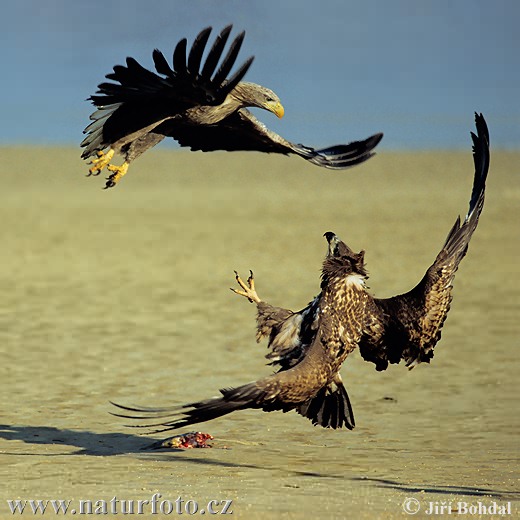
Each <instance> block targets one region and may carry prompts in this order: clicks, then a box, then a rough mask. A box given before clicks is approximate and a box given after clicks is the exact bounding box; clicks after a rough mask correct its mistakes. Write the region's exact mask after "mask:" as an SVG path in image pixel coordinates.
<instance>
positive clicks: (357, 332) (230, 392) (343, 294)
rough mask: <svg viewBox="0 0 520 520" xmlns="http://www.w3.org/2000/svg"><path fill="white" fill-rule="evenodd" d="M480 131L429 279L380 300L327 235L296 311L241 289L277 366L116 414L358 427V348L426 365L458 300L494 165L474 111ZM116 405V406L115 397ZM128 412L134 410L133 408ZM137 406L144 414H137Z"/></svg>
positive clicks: (354, 257) (373, 358)
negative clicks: (212, 391) (248, 417)
mask: <svg viewBox="0 0 520 520" xmlns="http://www.w3.org/2000/svg"><path fill="white" fill-rule="evenodd" d="M475 119H476V127H477V134H476V135H475V134H474V133H471V137H472V140H473V159H474V163H475V176H474V181H473V190H472V193H471V199H470V203H469V211H468V213H467V215H466V217H465V219H464V221H463V222H462V223H461V221H460V217H458V218H457V220H456V221H455V224H454V225H453V227H452V228H451V230H450V232H449V233H448V236H447V238H446V241H445V243H444V246H443V247H442V249H441V251H440V252H439V254H438V255H437V257H436V259H435V261H434V262H433V264H432V265H431V266H430V267H429V268H428V270H427V271H426V274H425V275H424V277H423V278H422V280H421V281H420V282H419V283H418V284H417V285H416V286H415V287H414V288H413V289H412V290H411V291H409V292H407V293H405V294H400V295H398V296H394V297H392V298H386V299H379V298H374V297H373V296H371V295H370V293H369V292H368V291H367V289H366V280H367V278H368V276H367V271H366V269H365V262H364V255H365V252H364V251H361V252H359V253H355V252H354V251H353V250H352V249H350V247H348V246H347V245H346V244H345V243H344V242H342V241H341V240H340V239H339V238H338V237H337V236H336V235H335V234H334V233H332V232H328V233H325V237H326V239H327V242H328V251H327V255H326V258H325V261H324V262H323V269H322V278H321V292H320V294H319V295H318V296H316V298H314V300H312V301H311V302H310V303H309V305H307V307H305V309H303V310H301V311H299V312H293V311H290V310H288V309H282V308H279V307H273V306H272V305H270V304H268V303H266V302H264V301H262V300H261V299H260V298H259V296H258V294H257V292H256V289H255V284H254V279H253V275H252V273H251V276H250V277H249V279H248V283H247V284H246V283H244V282H243V281H242V280H241V278H240V277H239V276H238V274H237V275H236V278H237V282H238V284H239V285H240V289H236V290H235V289H234V291H235V292H236V293H238V294H240V295H242V296H245V297H246V298H248V299H249V300H250V301H251V302H255V303H256V305H257V310H258V314H257V326H258V332H257V338H258V339H260V338H262V337H267V338H269V348H270V352H269V354H268V355H267V357H268V358H269V359H270V360H271V362H272V364H277V365H279V366H280V370H279V371H278V372H277V373H275V374H272V375H269V376H267V377H264V378H262V379H259V380H257V381H254V382H252V383H249V384H246V385H243V386H239V387H236V388H225V389H222V390H220V393H221V394H222V395H221V396H220V397H213V398H211V399H206V400H204V401H198V402H195V403H190V404H186V405H183V406H176V407H170V408H135V407H128V406H121V405H116V406H118V407H119V408H120V409H122V410H125V412H124V413H121V414H114V415H119V416H121V417H128V418H134V419H148V420H150V419H152V420H153V419H155V420H159V422H155V423H153V424H146V425H144V426H138V427H145V428H151V427H155V428H157V427H160V428H159V429H156V430H154V432H152V433H157V432H162V431H168V430H174V429H177V428H181V427H183V426H188V425H191V424H196V423H200V422H203V421H209V420H211V419H215V418H217V417H221V416H223V415H226V414H228V413H231V412H234V411H235V410H243V409H246V408H259V409H262V410H264V411H266V412H270V411H273V410H282V411H284V412H287V411H289V410H296V411H297V412H298V413H299V414H301V415H302V416H304V417H307V418H309V419H310V420H311V421H312V423H313V424H315V425H316V424H319V425H320V426H323V427H325V428H327V427H328V428H341V427H343V426H345V427H347V428H349V429H352V428H353V427H354V424H355V423H354V416H353V413H352V408H351V405H350V402H349V398H348V395H347V392H346V390H345V387H344V386H343V383H342V380H341V377H340V375H339V370H340V368H341V366H342V364H343V362H344V361H345V359H346V358H347V356H348V355H349V354H350V353H351V352H352V351H353V350H354V349H355V348H356V347H357V348H359V351H360V353H361V356H362V357H363V358H364V359H365V360H366V361H370V362H372V363H374V364H375V365H376V369H377V370H385V369H386V368H387V367H388V364H389V363H399V362H400V361H401V360H404V362H405V363H406V366H408V367H409V368H410V369H411V368H413V367H414V366H416V365H418V364H419V363H423V362H426V363H429V362H430V360H431V358H432V357H433V349H434V347H435V345H436V344H437V342H438V341H439V340H440V338H441V329H442V326H443V324H444V321H445V320H446V316H447V314H448V311H449V308H450V303H451V300H452V295H451V290H452V283H453V279H454V277H455V273H456V271H457V269H458V267H459V264H460V262H461V260H462V259H463V258H464V256H465V255H466V252H467V249H468V244H469V241H470V239H471V236H472V235H473V232H474V231H475V229H476V227H477V224H478V220H479V216H480V214H481V212H482V208H483V206H484V192H485V185H486V178H487V173H488V168H489V135H488V129H487V125H486V122H485V120H484V118H483V116H482V114H480V115H477V114H475ZM114 404H115V403H114ZM128 412H134V413H132V414H128ZM135 413H138V414H139V415H135Z"/></svg>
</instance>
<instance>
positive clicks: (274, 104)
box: [266, 101, 285, 119]
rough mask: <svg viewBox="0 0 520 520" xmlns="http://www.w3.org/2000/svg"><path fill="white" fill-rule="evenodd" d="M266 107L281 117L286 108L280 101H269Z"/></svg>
mask: <svg viewBox="0 0 520 520" xmlns="http://www.w3.org/2000/svg"><path fill="white" fill-rule="evenodd" d="M266 108H267V110H269V111H270V112H272V113H273V114H275V115H276V117H279V118H280V119H282V117H283V115H284V114H285V109H284V108H283V105H282V104H281V103H280V102H278V101H270V102H268V103H267V104H266Z"/></svg>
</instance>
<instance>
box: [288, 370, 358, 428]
mask: <svg viewBox="0 0 520 520" xmlns="http://www.w3.org/2000/svg"><path fill="white" fill-rule="evenodd" d="M296 411H297V412H298V413H299V414H300V415H302V416H303V417H307V419H309V420H310V421H311V422H312V424H314V425H315V426H316V425H319V426H322V427H323V428H333V429H337V428H343V427H345V428H348V429H349V430H353V429H354V427H355V426H356V422H355V420H354V412H353V411H352V406H351V404H350V399H349V397H348V394H347V390H346V388H345V386H344V385H343V382H342V381H341V379H339V380H337V381H336V382H335V383H333V384H331V385H330V386H328V387H324V388H322V389H321V390H320V391H319V392H318V394H317V395H316V397H313V398H312V399H310V400H309V401H307V402H306V403H305V404H304V405H302V406H299V407H298V408H297V409H296Z"/></svg>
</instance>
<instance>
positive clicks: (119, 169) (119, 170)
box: [105, 161, 128, 188]
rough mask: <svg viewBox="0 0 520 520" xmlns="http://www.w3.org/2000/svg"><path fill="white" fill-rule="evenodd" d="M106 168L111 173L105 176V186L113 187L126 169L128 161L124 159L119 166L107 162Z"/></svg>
mask: <svg viewBox="0 0 520 520" xmlns="http://www.w3.org/2000/svg"><path fill="white" fill-rule="evenodd" d="M107 170H108V171H111V172H113V173H112V175H110V176H109V177H108V178H107V183H106V186H105V188H113V187H114V186H115V185H116V184H117V183H118V182H119V181H120V180H121V178H122V177H123V175H125V174H126V172H127V171H128V163H127V162H126V161H125V162H124V163H123V164H122V165H121V166H114V165H113V164H109V165H108V166H107Z"/></svg>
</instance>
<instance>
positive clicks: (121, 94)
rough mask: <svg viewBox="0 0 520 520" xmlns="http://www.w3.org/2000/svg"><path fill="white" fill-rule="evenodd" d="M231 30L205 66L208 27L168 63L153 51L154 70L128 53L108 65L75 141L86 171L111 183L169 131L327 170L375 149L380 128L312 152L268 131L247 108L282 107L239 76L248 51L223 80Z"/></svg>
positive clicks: (188, 141) (229, 61) (183, 141)
mask: <svg viewBox="0 0 520 520" xmlns="http://www.w3.org/2000/svg"><path fill="white" fill-rule="evenodd" d="M231 28H232V26H231V25H228V26H227V27H225V28H224V29H223V30H222V31H221V32H220V34H219V35H218V36H217V37H216V39H215V41H214V43H213V45H212V46H211V48H210V50H209V51H208V52H207V55H206V58H205V61H204V64H203V65H202V56H203V54H204V50H205V47H206V44H207V42H208V39H209V36H210V32H211V27H208V28H206V29H204V30H202V31H201V32H200V33H199V35H198V36H197V37H196V39H195V41H194V43H193V45H192V47H191V49H190V51H189V54H188V55H187V41H186V39H185V38H184V39H182V40H181V41H180V42H179V43H178V44H177V46H176V47H175V51H174V53H173V69H172V68H171V67H170V65H169V64H168V62H167V61H166V59H165V57H164V55H163V54H162V53H161V52H160V51H159V50H157V49H155V50H154V51H153V60H154V64H155V69H156V71H157V73H158V74H156V73H154V72H151V71H149V70H147V69H145V68H144V67H143V66H142V65H140V64H139V63H138V62H137V61H136V60H135V59H133V58H127V59H126V66H125V65H116V66H115V67H114V72H112V73H110V74H108V75H107V76H106V78H107V79H109V80H111V82H104V83H101V84H100V85H98V91H97V93H96V94H95V95H93V96H91V97H90V98H89V99H90V100H91V101H92V103H93V104H94V105H95V106H96V107H97V110H96V111H95V112H94V113H93V114H92V115H91V116H90V119H91V120H92V123H90V125H88V126H87V128H85V130H84V133H86V134H87V136H86V137H85V139H84V140H83V142H82V143H81V146H82V147H84V148H85V150H84V151H83V153H82V155H81V157H82V158H83V159H88V158H92V160H91V162H90V164H92V167H91V168H90V169H89V175H92V174H94V175H98V174H99V173H101V171H102V170H103V168H105V167H107V169H108V170H109V171H110V172H111V174H110V175H109V177H108V178H107V182H106V186H105V187H106V188H110V187H113V186H115V185H116V184H117V183H118V182H119V180H120V179H121V177H122V176H123V175H125V174H126V172H127V170H128V166H129V164H130V162H132V161H133V160H134V159H136V158H137V157H139V156H140V155H141V154H142V153H144V152H145V151H146V150H148V149H149V148H151V147H152V146H155V145H156V144H158V143H159V142H160V141H162V140H163V139H164V138H165V137H173V139H175V140H176V141H178V142H179V144H180V145H181V146H187V147H189V148H190V149H191V150H194V151H195V150H202V151H203V152H209V151H213V150H227V151H235V150H253V151H258V152H268V153H280V154H296V155H299V156H300V157H303V158H304V159H307V160H308V161H310V162H312V163H314V164H317V165H318V166H323V167H325V168H331V169H344V168H349V167H351V166H355V165H356V164H360V163H362V162H364V161H366V160H367V159H369V158H370V157H372V156H373V155H374V154H373V152H372V150H373V149H374V148H375V146H376V145H377V144H378V143H379V141H380V140H381V139H382V137H383V134H381V133H378V134H375V135H373V136H371V137H369V138H368V139H365V140H364V141H355V142H352V143H349V144H340V145H336V146H330V147H327V148H323V149H321V150H315V149H314V148H311V147H309V146H305V145H302V144H293V143H291V142H289V141H287V140H286V139H284V138H283V137H280V136H279V135H277V134H276V133H274V132H272V131H271V130H269V129H267V128H266V127H265V125H264V124H263V123H261V122H260V121H258V120H257V119H256V118H255V117H254V116H253V114H251V112H249V111H248V110H247V109H246V108H245V107H258V108H263V109H265V110H269V111H270V112H273V113H274V114H276V115H277V116H278V117H282V116H283V115H284V108H283V106H282V104H281V102H280V99H279V98H278V96H277V95H276V94H275V93H274V92H273V91H272V90H269V89H268V88H266V87H263V86H261V85H257V84H255V83H247V82H243V81H241V80H242V78H243V77H244V75H245V74H246V72H247V71H248V69H249V67H250V66H251V63H252V62H253V57H250V58H249V59H247V60H246V61H245V62H244V63H243V64H242V65H241V66H240V67H239V68H238V69H237V70H236V71H235V72H234V74H233V75H231V76H230V77H229V78H227V76H228V75H229V73H230V72H231V69H232V68H233V66H234V63H235V60H236V58H237V56H238V53H239V50H240V47H241V45H242V41H243V39H244V34H245V33H244V32H241V33H240V34H239V35H238V36H237V37H236V38H235V39H234V40H233V41H232V43H231V44H230V46H229V49H228V51H227V53H226V54H225V56H224V57H223V58H222V55H223V53H224V49H225V47H226V43H227V41H228V38H229V35H230V32H231ZM221 58H222V59H221ZM219 62H220V66H219ZM217 67H218V68H217ZM116 153H117V154H120V155H122V156H123V158H124V162H123V164H122V165H121V166H116V165H114V164H111V161H112V159H113V157H114V154H116Z"/></svg>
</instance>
